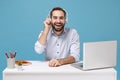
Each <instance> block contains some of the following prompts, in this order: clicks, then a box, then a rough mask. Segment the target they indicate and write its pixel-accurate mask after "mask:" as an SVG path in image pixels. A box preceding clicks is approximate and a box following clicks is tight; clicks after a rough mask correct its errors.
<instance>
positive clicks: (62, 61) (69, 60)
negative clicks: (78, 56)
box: [49, 56, 75, 67]
mask: <svg viewBox="0 0 120 80" xmlns="http://www.w3.org/2000/svg"><path fill="white" fill-rule="evenodd" d="M74 62H75V58H74V57H73V56H68V57H66V58H63V59H51V60H50V61H49V66H50V67H57V66H61V65H64V64H71V63H74Z"/></svg>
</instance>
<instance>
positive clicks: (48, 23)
mask: <svg viewBox="0 0 120 80" xmlns="http://www.w3.org/2000/svg"><path fill="white" fill-rule="evenodd" d="M50 27H51V19H50V18H49V17H47V18H46V20H45V21H44V31H49V30H50Z"/></svg>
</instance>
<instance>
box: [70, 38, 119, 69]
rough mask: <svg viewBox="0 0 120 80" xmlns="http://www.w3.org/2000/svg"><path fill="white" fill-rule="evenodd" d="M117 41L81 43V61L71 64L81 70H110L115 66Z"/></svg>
mask: <svg viewBox="0 0 120 80" xmlns="http://www.w3.org/2000/svg"><path fill="white" fill-rule="evenodd" d="M116 58H117V41H116V40H114V41H99V42H86V43H83V61H82V62H77V63H73V64H71V65H72V66H73V67H76V68H78V69H81V70H93V69H101V68H102V69H103V68H111V67H115V66H116Z"/></svg>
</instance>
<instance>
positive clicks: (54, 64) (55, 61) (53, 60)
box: [49, 59, 61, 67]
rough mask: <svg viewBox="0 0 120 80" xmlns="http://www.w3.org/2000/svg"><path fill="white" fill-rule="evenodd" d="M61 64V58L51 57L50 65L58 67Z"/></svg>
mask: <svg viewBox="0 0 120 80" xmlns="http://www.w3.org/2000/svg"><path fill="white" fill-rule="evenodd" d="M60 65H61V64H60V62H59V60H57V59H51V60H50V61H49V66H50V67H58V66H60Z"/></svg>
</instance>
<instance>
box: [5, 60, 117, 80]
mask: <svg viewBox="0 0 120 80" xmlns="http://www.w3.org/2000/svg"><path fill="white" fill-rule="evenodd" d="M31 62H32V64H31V65H29V66H23V69H24V70H23V71H18V70H17V68H15V69H7V68H6V69H5V70H4V71H3V78H4V79H3V80H7V78H6V77H7V76H9V75H11V76H12V75H18V77H19V76H21V74H22V75H23V74H24V76H25V75H32V74H37V75H41V74H42V75H43V74H45V75H49V74H50V75H52V74H56V75H57V74H58V75H60V74H62V75H63V74H64V75H68V74H72V75H75V76H76V75H78V77H79V79H80V76H82V77H83V76H85V77H86V76H92V77H93V76H95V75H98V77H102V76H103V77H105V76H107V77H109V78H112V79H109V78H106V79H109V80H115V79H116V70H115V69H114V68H108V69H98V70H89V71H82V70H80V69H77V68H74V67H72V66H71V65H70V64H68V65H63V66H59V67H49V66H48V62H42V61H31ZM9 77H10V76H9ZM93 79H94V78H93ZM96 79H98V78H96ZM100 79H101V78H100ZM14 80H15V79H14ZM21 80H22V79H21ZM85 80H87V79H85ZM101 80H104V79H101Z"/></svg>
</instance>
